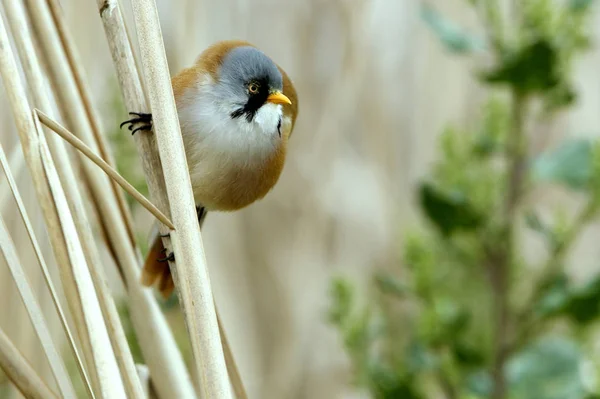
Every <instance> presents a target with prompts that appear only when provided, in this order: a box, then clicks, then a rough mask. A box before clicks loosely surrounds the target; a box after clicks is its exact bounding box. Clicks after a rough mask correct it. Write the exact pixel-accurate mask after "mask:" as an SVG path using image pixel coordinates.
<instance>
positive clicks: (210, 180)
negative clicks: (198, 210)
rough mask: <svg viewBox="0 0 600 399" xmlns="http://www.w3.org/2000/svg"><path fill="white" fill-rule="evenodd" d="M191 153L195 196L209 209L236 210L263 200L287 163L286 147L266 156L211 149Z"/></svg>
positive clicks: (199, 202) (190, 160) (280, 147)
mask: <svg viewBox="0 0 600 399" xmlns="http://www.w3.org/2000/svg"><path fill="white" fill-rule="evenodd" d="M189 152H190V154H189V155H188V166H189V169H190V177H191V181H192V188H193V191H194V197H195V200H196V203H197V204H201V205H202V206H204V207H206V208H207V209H208V210H218V211H233V210H237V209H241V208H244V207H246V206H248V205H250V204H251V203H253V202H254V201H257V200H259V199H261V198H263V197H264V196H265V195H266V194H267V193H268V192H269V191H270V190H271V188H273V186H274V185H275V183H276V182H277V180H278V179H279V176H280V175H281V172H282V170H283V166H284V162H285V147H284V145H279V146H277V147H276V148H275V149H274V151H273V152H271V153H269V154H265V155H264V156H262V157H240V156H239V154H235V153H227V152H223V151H216V150H215V151H211V150H210V148H205V149H204V150H201V151H194V150H192V151H189Z"/></svg>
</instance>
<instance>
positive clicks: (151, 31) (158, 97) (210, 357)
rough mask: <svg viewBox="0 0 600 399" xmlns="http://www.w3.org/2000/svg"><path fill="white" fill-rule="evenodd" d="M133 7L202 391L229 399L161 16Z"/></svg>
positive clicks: (139, 3)
mask: <svg viewBox="0 0 600 399" xmlns="http://www.w3.org/2000/svg"><path fill="white" fill-rule="evenodd" d="M132 4H133V11H134V12H133V14H134V17H135V25H136V30H137V34H138V40H139V44H140V52H141V62H142V65H143V68H144V72H145V73H144V76H145V78H146V79H147V89H148V97H149V99H150V104H151V110H152V115H153V126H154V133H155V136H156V140H157V144H158V150H159V154H160V159H161V161H162V166H163V173H164V177H165V183H166V187H167V196H168V199H169V205H170V209H171V220H172V221H173V224H175V227H176V230H175V231H173V232H171V241H172V243H173V248H174V253H175V256H176V257H177V267H175V265H174V264H173V263H170V266H171V273H172V275H173V277H174V281H175V284H176V286H177V288H178V293H179V297H180V300H181V303H182V304H183V313H184V317H185V321H186V326H187V329H188V335H189V338H190V340H191V343H192V353H193V355H194V360H195V367H196V372H197V373H198V374H199V375H198V376H199V382H200V385H201V387H202V389H201V392H202V394H204V397H206V398H208V399H213V398H214V399H227V398H231V389H230V386H229V379H228V376H227V367H226V364H225V359H224V355H223V348H222V345H221V338H220V335H219V328H218V323H217V316H216V312H215V305H214V302H213V295H212V290H211V287H210V279H209V275H208V268H207V265H206V258H205V255H204V248H203V244H202V237H201V234H200V226H199V224H198V220H197V215H196V211H195V203H194V198H193V194H192V186H191V182H190V175H189V172H188V169H187V164H186V156H185V151H184V148H183V140H182V138H181V130H180V127H179V119H178V117H177V109H176V107H175V99H174V98H173V90H172V87H171V80H170V74H169V67H168V64H167V60H166V55H165V49H164V43H163V39H162V33H161V30H160V23H159V19H158V12H157V10H156V4H155V2H154V1H153V0H133V1H132Z"/></svg>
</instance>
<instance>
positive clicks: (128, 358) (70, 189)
mask: <svg viewBox="0 0 600 399" xmlns="http://www.w3.org/2000/svg"><path fill="white" fill-rule="evenodd" d="M4 5H5V10H6V13H7V15H8V20H9V21H10V23H11V26H12V30H13V37H14V39H15V43H16V45H17V46H16V47H17V50H18V51H19V53H20V55H21V59H22V60H24V62H23V65H24V68H23V69H24V71H25V76H26V77H27V80H28V82H29V84H30V87H31V91H32V93H33V97H34V101H35V103H36V104H37V105H38V106H40V107H41V108H43V109H45V110H47V112H51V111H52V110H53V108H52V104H51V103H50V101H49V99H48V96H47V93H46V90H45V86H44V78H43V75H42V71H41V69H40V67H39V61H38V58H37V55H36V52H35V49H34V46H33V41H32V39H31V34H30V32H29V29H28V24H27V18H26V15H25V10H24V8H23V5H22V2H21V1H20V0H19V1H16V0H8V1H4ZM50 146H51V149H52V154H53V159H54V160H55V162H56V166H57V170H58V172H59V175H60V177H61V183H62V185H63V187H64V189H65V194H66V195H67V198H68V200H69V205H70V209H71V212H72V216H73V219H74V221H75V225H76V228H77V231H78V234H79V236H80V240H81V244H82V245H83V248H84V253H85V255H86V260H87V263H88V265H89V266H90V274H91V276H92V280H93V282H94V286H95V288H96V292H97V294H98V299H99V301H100V306H101V309H102V313H103V315H104V317H105V323H106V325H107V327H108V329H109V331H110V334H109V337H110V339H111V343H112V345H113V348H114V352H115V356H116V360H117V363H118V365H119V369H120V371H121V374H122V377H123V380H124V383H125V387H126V389H127V394H128V397H131V398H141V397H142V390H141V385H140V383H139V379H138V378H137V373H136V372H135V364H134V362H133V357H132V355H131V351H130V348H129V345H128V343H127V339H126V336H125V332H124V331H123V327H122V325H121V320H120V319H119V315H118V312H117V307H116V305H115V303H114V300H113V298H112V296H111V294H110V291H109V288H108V286H107V284H106V277H105V276H104V271H103V266H102V263H101V261H100V255H99V252H98V248H97V246H96V243H95V240H94V236H93V233H92V229H91V226H90V224H89V221H88V217H87V215H86V209H85V206H84V202H83V199H82V197H81V193H80V187H79V186H78V184H77V178H76V176H75V173H74V172H73V168H72V166H71V162H70V159H69V156H68V153H67V151H66V148H65V147H64V143H63V142H62V141H61V140H59V139H58V138H57V137H54V136H52V137H50Z"/></svg>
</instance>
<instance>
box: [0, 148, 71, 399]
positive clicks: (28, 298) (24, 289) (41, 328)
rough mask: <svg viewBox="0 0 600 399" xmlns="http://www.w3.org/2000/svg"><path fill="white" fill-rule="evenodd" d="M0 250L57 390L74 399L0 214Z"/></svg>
mask: <svg viewBox="0 0 600 399" xmlns="http://www.w3.org/2000/svg"><path fill="white" fill-rule="evenodd" d="M2 155H4V154H2ZM0 252H1V253H2V256H3V257H4V259H5V260H6V263H7V264H8V267H9V269H10V272H11V274H12V276H13V280H14V281H15V284H16V285H17V289H18V291H19V294H20V295H21V299H22V301H23V303H24V305H25V309H26V310H27V313H28V315H29V319H30V320H31V324H32V325H33V329H34V331H35V333H36V335H37V337H38V339H39V340H40V344H41V346H42V350H43V353H44V355H45V356H46V359H47V360H48V364H49V365H50V369H51V370H52V374H53V376H54V379H55V380H56V383H57V386H58V390H59V392H60V393H61V396H62V397H63V398H72V399H75V398H76V396H75V390H74V389H73V385H72V384H71V380H70V378H69V373H68V372H67V369H66V367H65V364H64V363H63V360H62V358H61V357H60V354H59V352H58V350H57V349H56V346H55V345H54V342H53V341H52V336H51V335H50V331H49V330H48V325H47V323H46V320H45V319H44V316H43V314H42V309H41V308H40V306H39V304H38V302H37V300H36V299H35V295H34V293H33V289H32V288H31V285H30V284H29V282H28V281H27V277H26V275H25V271H24V270H23V266H22V263H21V260H20V259H19V256H18V255H17V249H16V248H15V245H14V243H13V241H12V239H11V237H10V234H9V232H8V229H7V228H6V225H5V224H4V220H3V219H2V217H1V216H0Z"/></svg>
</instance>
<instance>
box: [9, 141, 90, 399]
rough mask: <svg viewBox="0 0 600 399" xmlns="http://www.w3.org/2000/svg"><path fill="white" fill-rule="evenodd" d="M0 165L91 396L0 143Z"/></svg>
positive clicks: (87, 379)
mask: <svg viewBox="0 0 600 399" xmlns="http://www.w3.org/2000/svg"><path fill="white" fill-rule="evenodd" d="M18 155H19V156H21V154H18ZM0 166H1V167H2V171H3V172H4V175H5V176H6V184H7V185H8V188H9V189H7V190H6V192H12V194H13V197H14V200H15V202H16V203H17V208H18V210H19V214H20V215H21V220H22V221H23V224H24V225H25V229H26V230H27V234H28V235H29V239H30V241H31V245H32V246H33V251H34V252H35V256H36V258H37V261H38V263H39V264H40V268H41V269H42V275H43V277H44V281H45V283H46V286H47V287H48V290H49V291H50V296H51V297H52V302H53V305H54V307H55V309H56V313H57V314H58V316H59V319H60V322H61V325H62V327H63V329H64V330H65V334H66V335H67V341H68V342H69V345H70V347H71V350H72V351H73V355H74V356H75V360H76V362H77V367H78V368H79V372H80V373H81V375H82V378H83V382H84V384H85V387H86V389H87V391H88V394H89V395H90V396H93V391H92V387H91V384H90V381H89V378H88V376H87V373H86V372H85V368H84V366H83V362H82V360H81V356H80V355H79V351H78V350H77V346H76V345H75V340H74V338H73V334H72V333H71V329H70V328H69V324H68V323H67V318H66V316H65V313H64V311H63V309H62V307H61V305H60V301H59V299H58V294H57V291H56V289H55V288H54V283H53V282H52V278H51V277H50V271H49V270H48V266H47V264H46V261H45V259H44V256H43V254H42V249H41V248H40V245H39V243H38V241H37V239H36V237H35V230H34V228H33V225H32V224H31V221H30V220H29V216H28V215H27V211H26V210H25V204H24V203H23V199H22V198H21V195H20V194H19V190H18V188H17V183H16V182H15V179H14V176H13V173H12V172H11V169H12V168H11V167H10V165H9V162H8V161H7V160H6V155H5V154H4V150H3V149H2V146H1V145H0Z"/></svg>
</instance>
